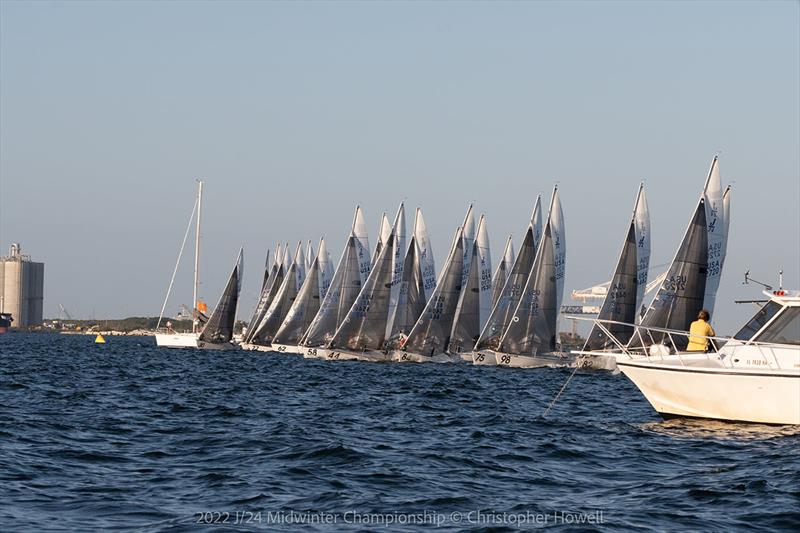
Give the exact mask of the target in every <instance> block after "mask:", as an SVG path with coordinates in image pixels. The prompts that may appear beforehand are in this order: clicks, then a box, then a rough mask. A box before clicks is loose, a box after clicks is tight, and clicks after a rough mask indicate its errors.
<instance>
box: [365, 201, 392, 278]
mask: <svg viewBox="0 0 800 533" xmlns="http://www.w3.org/2000/svg"><path fill="white" fill-rule="evenodd" d="M391 232H392V225H391V224H390V223H389V217H388V216H386V212H384V213H383V214H382V215H381V223H380V225H379V226H378V242H377V244H375V252H374V253H373V254H372V262H371V263H370V264H371V265H375V263H376V262H377V261H378V256H379V255H380V253H381V250H382V249H383V246H384V244H385V243H386V241H387V240H389V234H390V233H391ZM367 274H369V272H367ZM364 280H365V281H366V277H365V278H364Z"/></svg>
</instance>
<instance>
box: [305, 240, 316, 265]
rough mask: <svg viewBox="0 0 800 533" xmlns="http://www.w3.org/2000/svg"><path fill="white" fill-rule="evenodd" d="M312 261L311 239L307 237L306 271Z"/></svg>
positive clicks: (312, 246) (312, 247)
mask: <svg viewBox="0 0 800 533" xmlns="http://www.w3.org/2000/svg"><path fill="white" fill-rule="evenodd" d="M313 262H314V245H312V244H311V239H308V245H307V246H306V272H308V271H309V270H311V263H313Z"/></svg>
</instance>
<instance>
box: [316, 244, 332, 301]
mask: <svg viewBox="0 0 800 533" xmlns="http://www.w3.org/2000/svg"><path fill="white" fill-rule="evenodd" d="M317 257H318V258H319V296H320V298H325V294H327V292H328V288H329V287H330V286H331V281H332V280H333V261H331V254H330V253H329V252H328V247H327V246H325V239H320V241H319V253H318V254H317Z"/></svg>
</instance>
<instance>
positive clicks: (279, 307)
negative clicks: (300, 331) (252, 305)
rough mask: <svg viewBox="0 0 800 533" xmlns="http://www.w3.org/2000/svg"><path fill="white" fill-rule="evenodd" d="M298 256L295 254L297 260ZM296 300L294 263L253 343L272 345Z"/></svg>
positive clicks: (262, 321)
mask: <svg viewBox="0 0 800 533" xmlns="http://www.w3.org/2000/svg"><path fill="white" fill-rule="evenodd" d="M298 255H299V254H295V258H297V257H298ZM295 298H297V261H292V265H291V266H290V267H289V271H288V272H287V273H286V277H285V278H284V279H283V283H281V286H280V288H279V289H278V292H277V293H276V294H275V298H274V299H273V300H272V303H271V304H270V306H269V309H267V312H266V313H264V318H263V319H262V320H261V324H260V325H259V326H258V329H257V330H256V332H255V335H253V339H252V340H251V342H252V343H254V344H261V345H269V344H271V343H272V338H273V337H274V336H275V333H277V332H278V328H280V327H281V324H282V323H283V321H284V319H285V318H286V314H287V313H288V312H289V308H290V307H291V306H292V303H293V302H294V300H295Z"/></svg>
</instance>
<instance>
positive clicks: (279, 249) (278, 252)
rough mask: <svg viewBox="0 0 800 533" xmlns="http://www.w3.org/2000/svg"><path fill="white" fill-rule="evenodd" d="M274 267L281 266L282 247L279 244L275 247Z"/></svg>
mask: <svg viewBox="0 0 800 533" xmlns="http://www.w3.org/2000/svg"><path fill="white" fill-rule="evenodd" d="M275 265H276V266H281V265H283V245H282V244H281V243H280V242H279V243H278V244H277V245H276V246H275Z"/></svg>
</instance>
